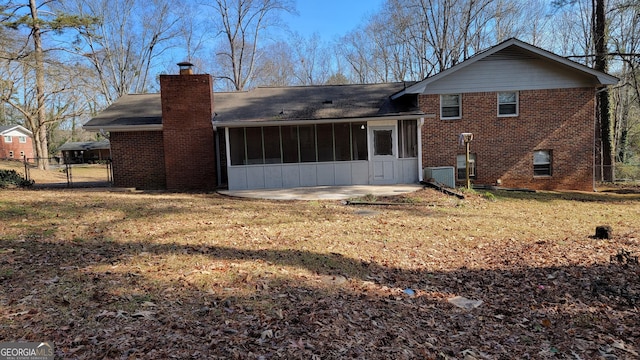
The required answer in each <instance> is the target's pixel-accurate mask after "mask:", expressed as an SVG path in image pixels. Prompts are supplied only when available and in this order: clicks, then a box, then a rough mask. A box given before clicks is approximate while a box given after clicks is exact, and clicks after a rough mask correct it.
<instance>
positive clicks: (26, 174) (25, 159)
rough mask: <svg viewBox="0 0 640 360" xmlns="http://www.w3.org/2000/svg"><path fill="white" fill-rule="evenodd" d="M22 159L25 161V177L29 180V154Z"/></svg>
mask: <svg viewBox="0 0 640 360" xmlns="http://www.w3.org/2000/svg"><path fill="white" fill-rule="evenodd" d="M22 161H23V162H24V179H25V180H27V181H29V166H28V162H27V155H25V156H23V157H22Z"/></svg>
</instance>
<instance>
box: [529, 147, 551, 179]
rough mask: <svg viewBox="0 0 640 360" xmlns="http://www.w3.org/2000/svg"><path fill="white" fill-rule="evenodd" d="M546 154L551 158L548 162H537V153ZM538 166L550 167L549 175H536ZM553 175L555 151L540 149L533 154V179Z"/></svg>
mask: <svg viewBox="0 0 640 360" xmlns="http://www.w3.org/2000/svg"><path fill="white" fill-rule="evenodd" d="M543 152H544V153H546V154H547V156H546V157H548V158H549V161H547V162H539V161H538V162H536V153H543ZM536 165H544V166H548V167H549V171H548V172H549V173H548V174H536ZM552 175H553V151H552V150H550V149H540V150H535V151H534V152H533V177H551V176H552Z"/></svg>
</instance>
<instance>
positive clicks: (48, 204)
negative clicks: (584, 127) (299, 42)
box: [0, 190, 640, 359]
mask: <svg viewBox="0 0 640 360" xmlns="http://www.w3.org/2000/svg"><path fill="white" fill-rule="evenodd" d="M405 197H406V199H403V196H400V197H398V198H397V199H396V200H397V202H398V205H389V206H376V207H375V208H373V209H372V211H369V212H367V213H366V214H365V213H364V210H368V209H369V208H365V207H357V206H345V205H342V204H341V203H340V202H334V201H314V202H281V201H280V202H279V201H266V200H246V199H233V198H228V197H221V196H218V195H216V194H172V193H136V194H133V193H115V192H106V191H105V192H96V191H90V192H88V191H87V192H85V191H79V190H52V191H43V190H0V219H1V220H2V221H0V234H2V235H1V236H0V281H1V282H2V288H3V291H2V292H0V340H2V341H14V340H24V341H42V340H44V339H52V340H53V341H54V343H55V344H56V349H57V352H58V357H60V358H79V359H88V358H96V357H97V356H100V357H104V358H122V357H131V358H154V357H155V358H158V357H168V356H170V355H171V356H175V357H178V358H191V357H201V358H204V357H209V358H227V357H234V356H236V357H238V358H258V357H259V356H265V357H274V358H312V357H313V356H317V357H322V358H342V357H364V358H412V357H423V358H425V357H426V358H434V359H435V358H442V359H444V358H463V357H464V356H465V355H464V354H465V353H463V352H464V351H466V350H469V351H473V352H474V353H476V354H479V353H485V354H489V356H490V357H491V358H499V357H500V356H507V357H508V356H516V357H518V356H524V354H526V353H529V354H538V353H543V352H544V351H547V352H549V351H551V350H553V351H555V352H560V353H562V354H564V355H567V356H569V355H571V351H574V352H577V353H578V354H581V356H582V357H583V358H592V357H591V356H596V355H597V349H598V348H599V346H606V345H607V344H610V343H612V342H614V341H622V342H624V343H625V344H633V343H634V342H635V343H636V344H637V343H638V340H640V337H639V335H638V332H637V330H634V329H632V328H633V326H632V325H633V324H632V323H633V322H634V321H635V320H634V319H637V315H638V313H637V311H638V310H637V307H634V306H630V305H629V304H627V303H626V302H625V299H623V298H621V297H620V296H619V295H615V294H613V292H612V291H609V290H608V288H606V287H602V289H601V288H598V287H596V285H594V284H595V283H594V282H593V281H595V280H593V281H592V279H595V278H598V279H600V280H603V281H605V280H609V283H610V285H608V286H610V287H611V288H613V287H615V289H616V290H618V289H620V288H622V286H623V285H625V284H623V281H626V280H625V279H636V280H635V281H636V282H637V274H636V273H633V271H636V270H634V268H633V267H627V268H626V270H625V268H624V267H623V266H621V265H620V266H618V264H611V263H610V256H611V255H615V254H616V253H617V252H618V250H619V249H620V248H624V249H627V250H629V251H632V252H634V253H636V254H637V253H638V252H640V243H639V242H638V238H637V237H636V236H637V231H638V219H639V218H640V196H639V195H637V194H626V195H618V194H612V193H606V194H603V193H554V192H545V193H517V192H500V191H498V192H490V193H482V194H468V196H467V199H465V200H458V199H456V198H452V197H448V196H446V195H443V194H440V193H438V192H435V191H432V190H422V191H419V192H416V193H413V194H407V195H406V196H405ZM370 200H372V201H377V199H370ZM387 200H389V199H385V201H387ZM603 224H608V225H611V226H612V227H613V229H614V233H615V235H616V237H615V239H612V240H609V241H598V240H594V239H591V238H590V236H591V235H593V233H594V232H595V227H596V226H598V225H603ZM625 274H627V275H625ZM634 276H635V277H634ZM343 280H346V281H343ZM630 281H631V280H630ZM540 286H542V287H540ZM616 286H617V287H616ZM626 286H627V287H628V288H629V289H630V291H631V294H632V295H633V294H636V292H637V291H638V286H637V284H635V285H634V283H633V281H631V282H630V283H628V284H626ZM405 288H412V289H415V290H416V292H417V295H416V296H415V297H413V298H407V297H406V296H403V295H402V290H403V289H405ZM542 288H544V290H541V289H542ZM454 295H460V296H465V297H468V298H474V299H481V300H483V301H484V305H483V306H481V307H480V308H478V309H475V310H473V312H468V311H461V310H459V309H456V308H455V307H453V306H451V305H450V304H448V303H447V301H446V299H447V298H449V297H452V296H454ZM523 319H524V320H523ZM568 319H573V320H571V321H568ZM525 320H526V321H525ZM269 331H270V332H269ZM568 334H569V335H568ZM454 335H455V336H454ZM576 337H579V338H581V339H585V341H587V340H588V341H591V342H593V345H589V346H585V347H582V350H579V349H578V347H577V345H576V343H575V342H574V340H572V339H574V338H576ZM113 339H118V340H117V342H114V341H113ZM479 339H481V340H479ZM522 339H526V341H525V340H522ZM511 341H514V343H513V344H512V346H511V349H508V347H507V349H504V348H503V350H500V348H499V346H498V345H500V344H503V345H501V346H503V347H504V346H505V345H504V344H509V342H511ZM427 344H431V346H430V345H427ZM629 346H632V345H629ZM590 349H591V350H590ZM630 349H631V351H635V350H634V349H635V348H630ZM611 351H612V353H614V352H615V353H617V355H618V356H624V355H628V354H629V353H627V352H625V351H623V350H620V349H617V350H616V349H611ZM545 356H546V355H545ZM539 358H543V357H542V356H541V355H540V356H539Z"/></svg>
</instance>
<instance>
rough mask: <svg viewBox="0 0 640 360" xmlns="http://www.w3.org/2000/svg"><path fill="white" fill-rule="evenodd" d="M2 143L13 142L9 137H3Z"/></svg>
mask: <svg viewBox="0 0 640 360" xmlns="http://www.w3.org/2000/svg"><path fill="white" fill-rule="evenodd" d="M4 142H6V143H10V142H13V138H12V137H11V135H5V136H4Z"/></svg>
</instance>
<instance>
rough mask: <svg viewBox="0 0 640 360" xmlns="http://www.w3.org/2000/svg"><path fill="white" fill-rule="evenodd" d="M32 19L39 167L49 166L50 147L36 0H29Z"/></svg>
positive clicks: (35, 137) (35, 133)
mask: <svg viewBox="0 0 640 360" xmlns="http://www.w3.org/2000/svg"><path fill="white" fill-rule="evenodd" d="M29 9H30V10H31V19H32V20H33V26H32V28H31V29H32V32H31V36H33V45H34V58H35V71H36V98H37V104H38V111H37V124H36V125H37V128H34V129H33V130H34V134H33V135H34V141H35V142H36V157H37V158H39V159H41V160H39V161H38V168H40V169H44V170H47V169H48V168H49V161H48V160H47V159H46V158H48V157H49V149H48V146H47V123H46V120H47V113H46V109H45V101H44V53H43V51H42V33H41V30H40V24H39V19H38V7H37V5H36V1H35V0H29Z"/></svg>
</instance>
